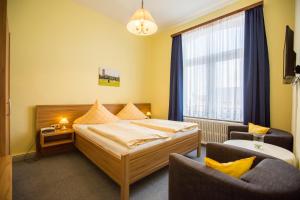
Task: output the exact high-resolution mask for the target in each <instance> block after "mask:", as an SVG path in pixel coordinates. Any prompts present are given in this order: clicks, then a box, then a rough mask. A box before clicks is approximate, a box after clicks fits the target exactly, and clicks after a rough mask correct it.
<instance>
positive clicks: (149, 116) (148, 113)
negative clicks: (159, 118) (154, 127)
mask: <svg viewBox="0 0 300 200" xmlns="http://www.w3.org/2000/svg"><path fill="white" fill-rule="evenodd" d="M146 116H147V117H148V119H151V112H149V111H148V112H147V113H146Z"/></svg>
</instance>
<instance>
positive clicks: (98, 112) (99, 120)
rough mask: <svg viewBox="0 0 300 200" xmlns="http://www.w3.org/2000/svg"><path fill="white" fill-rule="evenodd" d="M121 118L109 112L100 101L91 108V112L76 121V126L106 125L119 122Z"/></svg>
mask: <svg viewBox="0 0 300 200" xmlns="http://www.w3.org/2000/svg"><path fill="white" fill-rule="evenodd" d="M118 120H119V118H118V117H116V116H115V115H113V114H112V113H111V112H109V111H108V110H107V109H106V108H105V107H104V106H103V105H102V104H99V103H98V101H96V102H95V104H94V105H93V106H92V107H91V108H90V110H89V111H88V112H87V113H86V114H84V115H83V116H81V117H79V118H78V119H76V120H75V121H74V122H73V123H74V124H105V123H110V122H115V121H118Z"/></svg>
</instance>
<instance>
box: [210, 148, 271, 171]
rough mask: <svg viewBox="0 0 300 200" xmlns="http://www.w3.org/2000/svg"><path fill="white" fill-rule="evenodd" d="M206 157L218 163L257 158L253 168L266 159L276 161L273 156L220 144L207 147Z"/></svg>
mask: <svg viewBox="0 0 300 200" xmlns="http://www.w3.org/2000/svg"><path fill="white" fill-rule="evenodd" d="M206 156H207V157H209V158H211V159H214V160H216V161H218V162H231V161H234V160H239V159H243V158H247V157H251V156H256V158H255V160H254V163H253V165H252V168H253V167H255V166H256V165H257V164H258V163H259V162H260V161H262V160H264V159H266V158H271V159H275V158H274V157H272V156H268V155H266V154H262V153H259V152H256V151H251V150H248V149H243V148H240V147H236V146H232V145H228V144H219V143H208V144H207V145H206Z"/></svg>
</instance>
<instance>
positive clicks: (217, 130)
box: [184, 117, 241, 144]
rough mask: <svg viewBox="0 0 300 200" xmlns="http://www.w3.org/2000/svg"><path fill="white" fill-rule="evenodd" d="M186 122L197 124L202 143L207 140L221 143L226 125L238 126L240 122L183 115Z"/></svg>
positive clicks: (225, 135) (225, 131) (226, 128)
mask: <svg viewBox="0 0 300 200" xmlns="http://www.w3.org/2000/svg"><path fill="white" fill-rule="evenodd" d="M184 121H186V122H194V123H197V124H198V125H199V129H200V130H201V133H202V141H201V142H202V143H204V144H206V143H207V142H219V143H223V142H224V141H226V140H227V130H228V126H238V125H241V123H238V122H226V121H218V120H210V119H200V118H190V117H184Z"/></svg>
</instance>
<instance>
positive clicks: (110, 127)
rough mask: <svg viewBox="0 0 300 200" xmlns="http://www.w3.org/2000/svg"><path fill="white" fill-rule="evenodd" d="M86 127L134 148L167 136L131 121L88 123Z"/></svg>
mask: <svg viewBox="0 0 300 200" xmlns="http://www.w3.org/2000/svg"><path fill="white" fill-rule="evenodd" d="M88 129H89V130H91V131H93V132H95V133H97V134H99V135H101V136H103V137H105V138H108V139H110V140H113V141H115V142H117V143H119V144H121V145H123V146H126V147H128V148H134V147H136V146H138V145H141V144H144V143H146V142H150V141H154V140H158V139H164V138H168V134H167V133H165V132H163V131H159V130H155V129H151V128H147V127H143V126H139V125H135V124H131V123H128V124H123V123H109V124H99V125H89V126H88Z"/></svg>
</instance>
